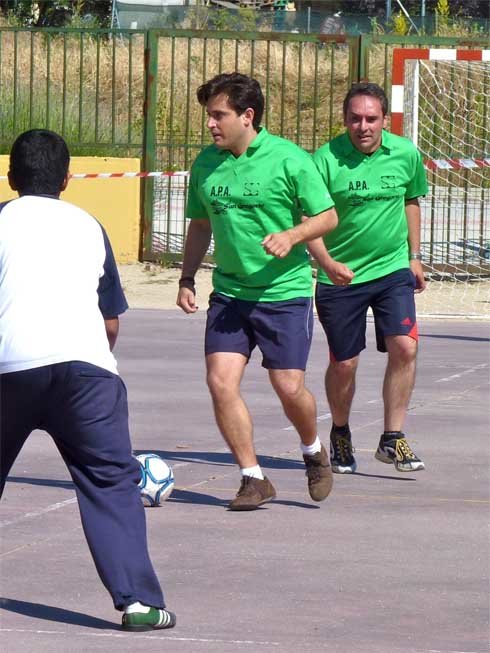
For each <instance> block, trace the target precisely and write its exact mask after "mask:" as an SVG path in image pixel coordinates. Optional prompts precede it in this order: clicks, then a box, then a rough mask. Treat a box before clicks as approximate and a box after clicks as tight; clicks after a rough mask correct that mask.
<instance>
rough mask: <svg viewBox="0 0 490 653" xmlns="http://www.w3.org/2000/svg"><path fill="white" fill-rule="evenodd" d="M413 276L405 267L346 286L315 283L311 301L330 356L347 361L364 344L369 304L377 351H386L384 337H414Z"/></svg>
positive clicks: (355, 354)
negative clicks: (326, 341)
mask: <svg viewBox="0 0 490 653" xmlns="http://www.w3.org/2000/svg"><path fill="white" fill-rule="evenodd" d="M414 290H415V276H414V274H413V273H412V271H411V270H410V269H408V268H406V269H403V270H397V271H396V272H392V273H391V274H388V275H386V276H385V277H381V278H380V279H375V280H374V281H368V282H366V283H358V284H352V285H349V286H331V285H329V284H326V283H318V284H317V286H316V295H315V303H316V310H317V313H318V318H319V320H320V322H321V324H322V326H323V329H324V331H325V333H326V336H327V340H328V346H329V348H330V357H331V359H332V360H335V361H343V360H349V359H350V358H354V357H355V356H357V355H358V354H359V353H360V352H361V351H362V350H363V349H364V348H365V347H366V315H367V311H368V308H369V307H371V309H372V311H373V316H374V324H375V329H376V344H377V347H378V351H383V352H385V351H386V344H385V338H386V336H410V337H411V338H413V339H414V340H418V334H417V321H416V314H415V299H414Z"/></svg>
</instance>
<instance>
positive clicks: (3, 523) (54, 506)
mask: <svg viewBox="0 0 490 653" xmlns="http://www.w3.org/2000/svg"><path fill="white" fill-rule="evenodd" d="M76 501H77V498H76V497H73V498H72V499H67V500H66V501H60V502H58V503H52V504H51V505H50V506H47V507H46V508H41V510H37V511H36V512H26V513H24V514H23V515H20V516H19V517H16V518H15V519H10V520H6V521H1V522H0V528H3V527H4V526H11V525H12V524H19V523H20V522H23V521H26V520H27V519H31V518H32V517H40V516H41V515H44V514H46V513H47V512H51V511H53V510H59V509H60V508H64V507H65V506H67V505H69V504H71V503H76Z"/></svg>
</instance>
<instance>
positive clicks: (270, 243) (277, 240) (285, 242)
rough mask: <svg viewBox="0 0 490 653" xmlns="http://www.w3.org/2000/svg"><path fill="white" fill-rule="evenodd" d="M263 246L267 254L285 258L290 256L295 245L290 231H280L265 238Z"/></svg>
mask: <svg viewBox="0 0 490 653" xmlns="http://www.w3.org/2000/svg"><path fill="white" fill-rule="evenodd" d="M261 244H262V247H263V248H264V249H265V251H266V252H267V254H271V255H272V256H276V257H277V258H284V257H285V256H287V255H288V254H289V252H290V251H291V248H292V247H293V245H294V244H295V243H294V241H293V237H292V235H291V234H290V232H289V230H286V231H279V232H278V233H275V234H269V235H268V236H266V237H265V238H264V240H263V241H262V243H261Z"/></svg>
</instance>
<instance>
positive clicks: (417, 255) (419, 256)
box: [409, 252, 422, 261]
mask: <svg viewBox="0 0 490 653" xmlns="http://www.w3.org/2000/svg"><path fill="white" fill-rule="evenodd" d="M409 259H410V260H411V261H421V260H422V254H421V253H420V252H410V256H409Z"/></svg>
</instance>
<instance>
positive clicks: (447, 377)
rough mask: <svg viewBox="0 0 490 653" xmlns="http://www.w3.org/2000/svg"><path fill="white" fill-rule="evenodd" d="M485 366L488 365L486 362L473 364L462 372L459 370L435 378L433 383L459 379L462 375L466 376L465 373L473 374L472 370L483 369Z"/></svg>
mask: <svg viewBox="0 0 490 653" xmlns="http://www.w3.org/2000/svg"><path fill="white" fill-rule="evenodd" d="M486 367H488V363H480V365H475V367H471V368H470V369H468V370H465V371H464V372H459V374H452V375H451V376H445V377H444V378H442V379H437V380H436V381H435V383H446V382H447V381H452V380H453V379H460V378H461V377H462V376H466V375H467V374H473V372H477V371H478V370H483V369H485V368H486Z"/></svg>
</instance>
